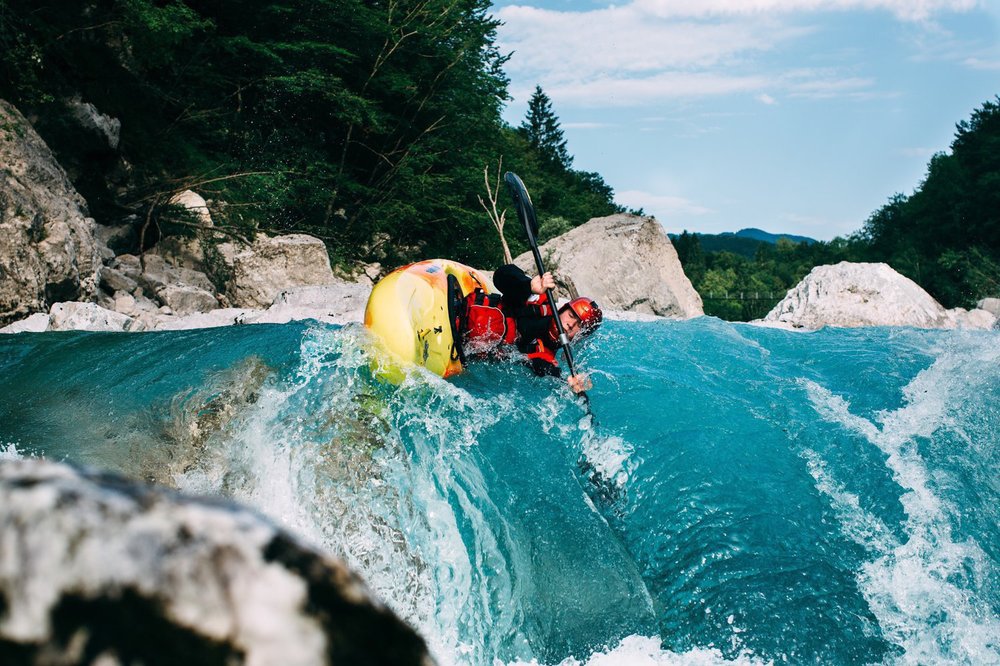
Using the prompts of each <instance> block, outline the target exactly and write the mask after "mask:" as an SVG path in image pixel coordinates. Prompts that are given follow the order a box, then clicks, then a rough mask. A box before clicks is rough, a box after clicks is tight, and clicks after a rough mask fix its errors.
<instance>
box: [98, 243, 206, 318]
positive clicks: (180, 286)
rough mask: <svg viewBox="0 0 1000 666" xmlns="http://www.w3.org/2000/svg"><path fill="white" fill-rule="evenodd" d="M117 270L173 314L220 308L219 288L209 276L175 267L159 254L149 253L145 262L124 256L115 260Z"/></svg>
mask: <svg viewBox="0 0 1000 666" xmlns="http://www.w3.org/2000/svg"><path fill="white" fill-rule="evenodd" d="M143 263H144V264H145V267H143V265H142V264H143ZM114 268H115V269H116V270H117V271H118V272H119V273H121V274H122V275H124V276H125V277H127V278H128V279H130V280H133V281H135V282H136V283H137V284H138V285H139V286H140V287H142V293H143V294H144V295H146V296H147V297H149V298H152V299H154V300H156V301H157V302H159V303H160V304H161V305H166V306H169V307H170V308H171V311H177V312H178V313H184V314H187V313H190V312H204V311H207V310H212V309H214V308H217V307H218V305H219V303H218V300H217V298H216V296H215V288H214V286H213V285H212V282H211V280H209V279H208V276H207V275H205V274H204V273H202V272H200V271H195V270H192V269H190V268H183V267H175V266H171V265H170V264H169V263H167V261H166V260H165V259H164V258H163V257H161V256H159V255H156V254H147V255H146V256H145V257H144V260H140V258H139V257H137V256H135V255H131V254H123V255H121V256H119V257H117V259H116V260H115V263H114ZM132 293H133V294H134V293H135V290H132Z"/></svg>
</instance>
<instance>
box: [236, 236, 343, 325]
mask: <svg viewBox="0 0 1000 666" xmlns="http://www.w3.org/2000/svg"><path fill="white" fill-rule="evenodd" d="M220 249H221V248H220ZM222 254H223V256H224V257H228V261H229V262H231V265H232V275H231V278H230V280H229V282H228V284H227V285H226V296H227V298H228V299H229V302H230V304H231V305H232V306H234V307H247V308H267V307H269V306H270V305H271V303H272V302H273V301H274V299H275V297H276V296H277V295H278V294H280V293H281V292H282V291H284V290H286V289H290V288H292V287H303V286H312V285H325V284H333V283H334V282H335V281H336V279H335V278H334V276H333V270H332V269H331V268H330V257H329V255H328V254H327V251H326V246H325V245H324V244H323V241H321V240H319V239H318V238H314V237H312V236H307V235H305V234H289V235H287V236H276V237H273V238H272V237H270V236H267V235H264V234H258V235H257V237H256V238H255V239H254V242H253V244H252V245H249V246H235V247H231V248H229V250H228V251H226V250H222Z"/></svg>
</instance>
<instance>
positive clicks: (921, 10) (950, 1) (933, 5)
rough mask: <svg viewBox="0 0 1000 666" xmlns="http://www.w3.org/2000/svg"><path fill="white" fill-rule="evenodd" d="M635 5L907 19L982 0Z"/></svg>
mask: <svg viewBox="0 0 1000 666" xmlns="http://www.w3.org/2000/svg"><path fill="white" fill-rule="evenodd" d="M634 4H635V5H637V6H639V7H641V8H642V9H643V10H645V11H648V12H649V13H651V14H654V15H657V16H663V17H708V16H747V15H755V14H772V15H773V14H780V13H790V12H819V11H847V10H867V11H873V10H881V11H887V12H891V13H892V14H893V15H895V16H896V17H897V18H899V19H902V20H904V21H924V20H926V19H928V18H929V17H930V16H931V15H933V14H936V13H938V12H943V11H952V12H956V11H957V12H962V11H969V10H971V9H974V8H975V7H977V6H979V4H980V2H979V0H636V1H635V3H634Z"/></svg>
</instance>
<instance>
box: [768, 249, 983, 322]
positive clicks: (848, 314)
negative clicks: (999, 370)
mask: <svg viewBox="0 0 1000 666" xmlns="http://www.w3.org/2000/svg"><path fill="white" fill-rule="evenodd" d="M983 312H984V311H982V310H974V311H973V313H968V312H966V311H965V310H961V309H956V310H945V309H944V308H943V307H942V306H941V304H940V303H938V302H937V301H935V300H934V299H933V298H932V297H931V295H930V294H928V293H927V292H926V291H924V290H923V289H921V288H920V286H919V285H917V283H915V282H914V281H913V280H911V279H909V278H907V277H905V276H903V275H900V274H899V273H897V272H896V271H895V270H893V269H892V268H891V267H890V266H888V265H887V264H867V263H851V262H847V261H843V262H841V263H839V264H836V265H835V266H817V267H816V268H814V269H813V270H812V271H811V272H810V273H809V275H807V276H806V277H805V278H803V280H802V282H800V283H799V284H798V285H796V286H795V288H793V289H791V290H790V291H789V292H788V295H786V296H785V298H784V299H783V300H781V301H780V302H779V303H778V304H777V305H776V306H774V309H772V310H771V312H769V313H768V314H767V315H766V316H765V317H764V319H763V320H761V323H764V324H777V325H782V326H787V327H790V328H805V329H818V328H822V327H824V326H839V327H845V328H850V327H856V326H912V327H916V328H990V327H991V326H992V325H993V321H995V319H996V318H995V317H993V318H992V321H990V322H989V325H988V326H987V325H984V324H985V323H986V320H985V317H984V316H983V315H982V314H979V313H983ZM984 314H987V313H984Z"/></svg>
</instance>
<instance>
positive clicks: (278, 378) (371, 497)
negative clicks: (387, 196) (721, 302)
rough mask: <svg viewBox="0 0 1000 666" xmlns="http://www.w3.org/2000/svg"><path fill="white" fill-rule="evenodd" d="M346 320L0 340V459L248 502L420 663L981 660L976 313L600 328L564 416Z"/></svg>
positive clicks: (992, 620)
mask: <svg viewBox="0 0 1000 666" xmlns="http://www.w3.org/2000/svg"><path fill="white" fill-rule="evenodd" d="M367 349H368V345H367V339H366V337H365V332H364V331H363V329H361V328H360V327H355V326H348V327H344V328H337V327H333V326H323V325H319V324H314V323H311V324H288V325H281V326H271V325H260V326H240V327H232V328H224V329H211V330H200V331H185V332H162V333H140V334H101V333H45V334H20V335H15V336H0V457H16V456H44V457H47V458H51V459H56V460H68V461H71V462H74V463H81V464H86V465H92V466H97V467H100V468H104V469H112V470H118V471H121V472H123V473H125V474H128V475H130V476H133V477H137V478H144V479H148V480H151V481H154V482H157V483H163V484H168V485H171V486H175V487H178V488H181V489H183V490H186V491H190V492H195V493H205V494H224V495H227V496H230V497H233V498H235V499H237V500H239V501H242V502H245V503H248V504H250V505H252V506H254V507H256V508H257V509H258V510H260V511H261V512H263V513H265V514H267V515H268V516H270V517H271V518H273V519H274V520H275V521H276V522H278V523H280V524H282V525H284V526H286V527H287V528H288V529H290V530H292V531H293V532H295V533H297V534H299V535H301V536H302V537H303V538H304V539H306V540H308V541H310V542H311V543H313V544H315V545H317V546H319V547H321V548H324V549H327V550H328V551H331V552H333V553H335V554H338V555H340V556H341V557H344V558H345V559H346V560H347V561H348V562H349V563H350V564H351V565H352V566H353V567H354V568H355V569H357V570H358V571H359V572H360V573H362V575H363V576H364V577H365V578H366V580H367V581H368V583H369V585H370V586H371V587H372V588H373V590H374V591H375V592H376V594H378V595H379V596H380V597H381V598H382V599H384V600H385V601H386V602H387V603H388V604H389V605H390V606H391V607H393V608H394V609H395V610H396V611H397V612H398V613H400V614H401V615H402V616H403V617H405V618H406V619H407V620H409V621H410V622H411V623H412V624H413V625H414V626H416V627H417V628H418V629H419V630H420V631H421V632H422V633H423V635H424V636H425V637H426V638H427V639H428V642H429V644H430V646H431V649H432V652H433V654H434V655H435V657H436V658H437V659H438V660H439V662H440V663H442V664H486V665H490V664H496V663H500V664H513V663H522V662H527V663H531V662H535V663H538V664H567V665H568V664H592V665H594V666H597V665H598V664H601V665H604V664H674V663H697V664H702V663H728V662H741V663H756V662H775V663H786V662H787V663H816V662H819V663H825V664H859V663H876V664H881V663H885V664H896V663H912V664H928V663H970V664H990V663H1000V527H998V524H1000V410H998V406H1000V334H998V333H997V332H952V331H915V330H900V329H863V330H862V329H855V330H824V331H820V332H816V333H809V334H799V333H788V332H784V331H778V330H771V329H764V328H756V327H751V326H746V325H731V324H727V323H725V322H720V321H718V320H714V319H710V318H701V319H698V320H693V321H687V322H669V321H658V322H609V323H607V324H606V325H605V326H604V327H603V328H602V329H601V331H599V332H598V333H597V334H596V335H595V336H594V338H593V339H592V340H590V341H588V342H587V343H586V344H585V345H583V346H582V347H581V348H579V349H578V351H577V355H578V362H579V363H580V364H581V365H582V366H583V367H585V368H586V369H587V370H589V371H590V372H591V373H592V374H593V377H594V384H595V386H594V389H593V391H591V393H590V399H591V405H592V410H593V416H594V417H596V418H591V416H589V415H588V414H587V412H586V411H585V410H584V408H583V407H582V406H581V405H580V404H579V403H578V402H577V401H575V400H574V399H573V398H572V397H571V396H570V395H569V394H568V393H567V391H566V390H565V389H564V388H563V387H562V386H561V384H559V383H558V382H556V381H555V380H549V379H544V380H540V379H536V378H534V377H532V376H530V375H529V374H528V373H527V372H526V371H524V370H523V369H522V368H520V367H518V366H513V365H504V364H483V365H478V366H475V367H474V368H472V369H471V370H470V371H469V372H467V373H466V374H464V375H462V376H460V377H458V378H457V379H456V380H454V381H450V382H446V381H444V380H440V379H438V378H436V377H429V376H427V375H426V374H424V373H422V372H414V373H413V374H412V375H411V376H410V377H409V378H408V379H407V381H406V382H405V383H404V385H403V386H400V387H392V386H385V385H381V384H379V383H378V382H376V381H374V380H373V379H372V376H371V371H370V362H371V357H370V355H369V352H368V351H367Z"/></svg>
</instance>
